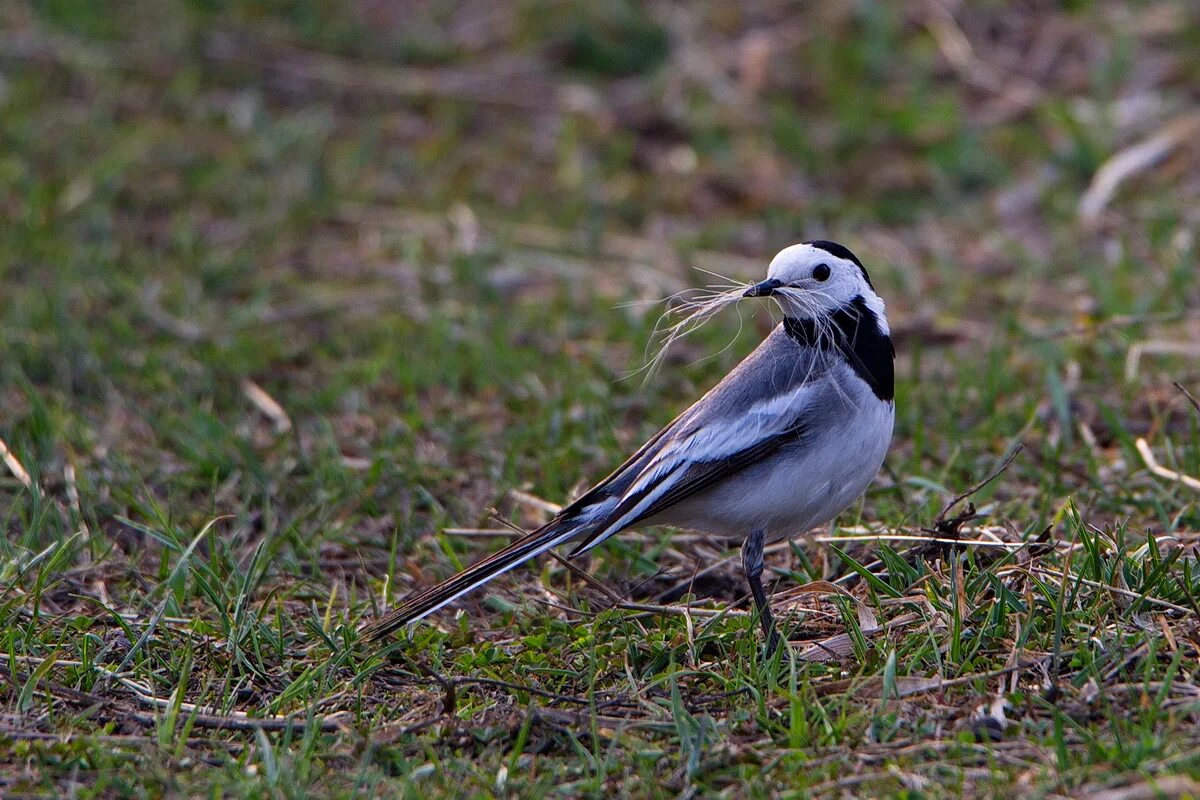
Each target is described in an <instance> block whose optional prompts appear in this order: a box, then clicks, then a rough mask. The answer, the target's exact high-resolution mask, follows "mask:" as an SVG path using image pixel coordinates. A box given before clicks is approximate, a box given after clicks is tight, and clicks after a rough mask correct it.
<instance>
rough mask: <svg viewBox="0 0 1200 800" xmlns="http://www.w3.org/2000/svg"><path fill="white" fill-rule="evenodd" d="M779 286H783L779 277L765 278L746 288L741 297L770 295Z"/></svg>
mask: <svg viewBox="0 0 1200 800" xmlns="http://www.w3.org/2000/svg"><path fill="white" fill-rule="evenodd" d="M780 286H783V281H781V280H779V278H767V279H766V280H765V281H763V282H762V283H756V284H754V285H753V286H751V287H750V288H749V289H747V290H746V293H745V294H743V295H742V297H770V296H771V295H773V294H775V290H776V289H778V288H779V287H780Z"/></svg>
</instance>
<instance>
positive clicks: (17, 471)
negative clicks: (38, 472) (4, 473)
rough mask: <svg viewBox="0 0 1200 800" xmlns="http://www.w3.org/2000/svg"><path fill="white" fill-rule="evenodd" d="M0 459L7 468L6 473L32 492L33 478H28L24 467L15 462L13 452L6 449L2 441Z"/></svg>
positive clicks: (1, 440) (0, 440)
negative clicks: (10, 474) (9, 473)
mask: <svg viewBox="0 0 1200 800" xmlns="http://www.w3.org/2000/svg"><path fill="white" fill-rule="evenodd" d="M0 459H3V460H4V463H5V465H6V466H7V467H8V471H9V472H11V473H12V474H13V477H14V478H16V479H17V480H18V481H19V482H20V483H21V485H22V486H24V487H25V488H26V489H28V490H29V491H31V492H32V491H33V478H30V477H29V473H28V472H26V471H25V467H23V466H22V465H21V462H20V461H18V460H17V457H16V456H15V455H13V452H12V451H11V450H9V449H8V445H7V444H6V443H5V442H4V440H3V439H0Z"/></svg>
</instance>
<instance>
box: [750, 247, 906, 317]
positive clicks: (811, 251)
mask: <svg viewBox="0 0 1200 800" xmlns="http://www.w3.org/2000/svg"><path fill="white" fill-rule="evenodd" d="M743 296H744V297H771V298H773V299H774V300H775V301H776V302H778V303H779V305H780V307H781V308H782V309H783V313H784V316H785V317H788V318H791V319H797V320H805V319H814V320H820V319H821V318H824V317H828V316H831V315H833V314H835V313H837V312H838V311H839V310H842V309H849V308H851V307H853V306H854V305H856V304H857V303H856V301H859V298H861V303H862V305H864V306H866V308H868V309H870V310H871V311H873V312H874V314H875V317H876V319H877V320H878V323H879V327H880V330H881V331H882V332H883V333H885V334H886V333H887V332H888V329H887V317H886V316H885V315H884V305H883V300H881V299H880V298H879V295H877V294H875V287H873V286H872V285H871V279H870V277H868V275H867V270H866V268H865V267H863V265H862V262H861V261H859V260H858V258H857V257H856V256H855V255H854V254H853V253H851V252H850V251H849V250H848V249H847V248H845V247H843V246H842V245H840V244H837V243H836V242H827V241H822V240H817V241H812V242H804V243H803V244H795V245H792V246H791V247H787V248H785V249H783V250H781V251H780V252H779V255H777V256H775V258H774V259H772V261H771V266H770V267H768V268H767V279H766V280H765V281H762V282H760V283H756V284H754V285H753V286H751V287H750V288H749V289H747V290H746V292H745V294H744V295H743Z"/></svg>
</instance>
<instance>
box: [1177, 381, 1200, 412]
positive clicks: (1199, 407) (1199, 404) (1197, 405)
mask: <svg viewBox="0 0 1200 800" xmlns="http://www.w3.org/2000/svg"><path fill="white" fill-rule="evenodd" d="M1175 388H1176V389H1178V390H1179V391H1181V392H1183V396H1184V397H1186V398H1187V399H1188V402H1189V403H1191V404H1192V408H1194V409H1196V412H1197V413H1200V400H1197V399H1196V398H1194V397H1192V393H1191V392H1189V391H1188V390H1187V389H1185V388H1184V387H1183V384H1182V383H1180V382H1179V381H1175Z"/></svg>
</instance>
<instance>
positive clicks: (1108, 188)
mask: <svg viewBox="0 0 1200 800" xmlns="http://www.w3.org/2000/svg"><path fill="white" fill-rule="evenodd" d="M1198 132H1200V111H1194V110H1193V111H1189V112H1185V113H1183V114H1180V115H1179V116H1177V117H1175V118H1173V119H1171V120H1170V121H1168V122H1167V124H1166V125H1164V126H1163V127H1162V128H1161V129H1160V130H1159V131H1158V132H1156V133H1155V134H1153V135H1152V136H1149V137H1147V138H1145V139H1143V140H1142V141H1140V142H1138V143H1136V144H1133V145H1130V146H1129V147H1126V148H1125V149H1124V150H1121V151H1120V152H1118V153H1116V154H1114V155H1113V156H1111V157H1110V158H1109V159H1108V160H1107V161H1105V162H1104V163H1103V164H1102V165H1101V166H1100V169H1098V170H1096V174H1095V175H1093V176H1092V183H1091V185H1090V186H1088V188H1087V191H1086V192H1084V194H1083V197H1082V198H1081V199H1080V201H1079V219H1080V221H1081V222H1082V223H1083V224H1084V226H1085V227H1088V228H1094V227H1096V226H1097V225H1098V224H1099V222H1100V216H1101V214H1102V213H1103V212H1104V209H1105V207H1107V206H1108V203H1109V201H1110V200H1111V199H1112V197H1113V195H1114V194H1116V191H1117V189H1118V188H1119V187H1120V185H1121V184H1122V183H1123V182H1125V180H1126V179H1128V178H1131V177H1133V176H1134V175H1136V174H1137V173H1139V172H1142V171H1144V170H1147V169H1149V168H1151V167H1153V166H1154V165H1156V164H1158V163H1159V162H1161V161H1162V160H1163V159H1164V158H1166V157H1167V156H1168V155H1170V154H1171V152H1172V151H1173V150H1174V149H1175V148H1177V147H1179V146H1181V145H1183V144H1185V143H1186V142H1189V141H1192V140H1193V139H1195V137H1196V134H1197V133H1198Z"/></svg>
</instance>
